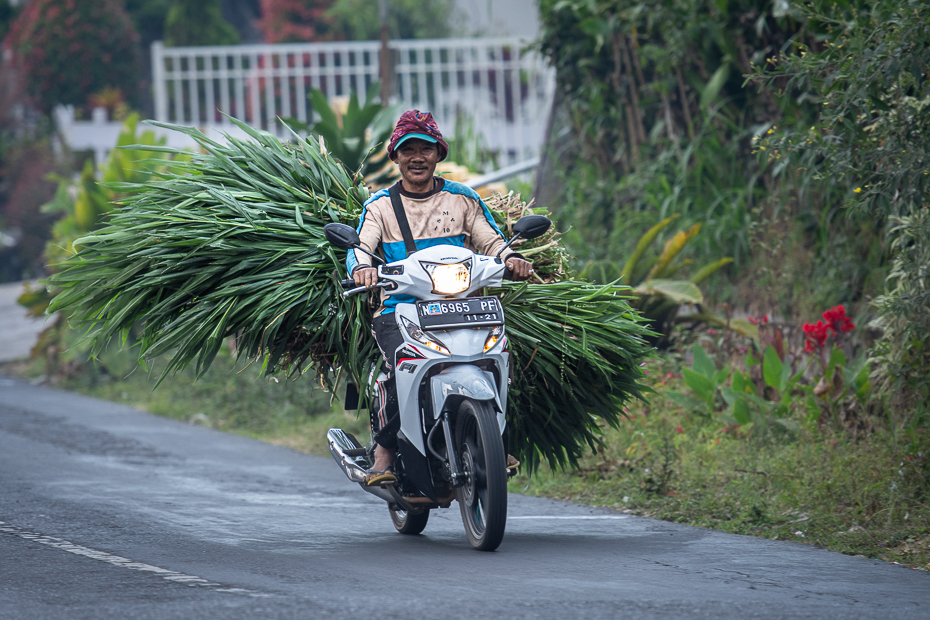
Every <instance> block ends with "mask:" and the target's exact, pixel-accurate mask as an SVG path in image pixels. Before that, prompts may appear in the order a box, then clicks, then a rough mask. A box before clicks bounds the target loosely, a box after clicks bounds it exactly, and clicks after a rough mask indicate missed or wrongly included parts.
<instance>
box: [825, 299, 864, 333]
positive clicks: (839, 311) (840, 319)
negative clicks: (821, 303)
mask: <svg viewBox="0 0 930 620" xmlns="http://www.w3.org/2000/svg"><path fill="white" fill-rule="evenodd" d="M823 318H825V319H826V320H827V324H828V325H829V326H830V329H832V330H833V331H834V332H836V333H837V334H839V333H846V332H851V331H852V330H854V329H856V325H855V324H854V323H853V322H852V319H850V318H849V317H848V316H846V308H844V307H843V306H834V307H832V308H830V309H829V310H827V311H826V312H824V313H823Z"/></svg>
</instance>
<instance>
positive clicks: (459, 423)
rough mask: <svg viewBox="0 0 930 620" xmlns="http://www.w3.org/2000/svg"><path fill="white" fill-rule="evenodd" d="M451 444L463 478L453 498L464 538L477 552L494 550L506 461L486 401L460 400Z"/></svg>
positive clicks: (499, 536)
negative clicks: (455, 500)
mask: <svg viewBox="0 0 930 620" xmlns="http://www.w3.org/2000/svg"><path fill="white" fill-rule="evenodd" d="M454 445H455V449H456V451H457V452H458V454H457V457H458V462H459V465H460V467H461V468H462V472H463V473H464V474H465V477H466V482H465V484H464V485H463V486H461V487H459V488H457V489H456V490H455V497H456V499H457V500H458V502H459V508H460V509H461V511H462V521H463V522H464V524H465V533H466V534H468V541H469V542H470V543H471V546H472V547H474V548H475V549H478V550H479V551H494V550H495V549H497V547H498V546H499V545H500V544H501V541H502V540H503V538H504V527H505V526H506V525H507V461H506V456H505V454H504V443H503V441H502V439H501V433H500V427H499V426H498V424H497V416H495V415H494V411H493V409H492V408H491V406H490V405H489V404H488V403H486V402H480V401H472V400H467V399H466V400H463V401H462V404H461V405H459V410H458V414H457V415H456V418H455V443H454Z"/></svg>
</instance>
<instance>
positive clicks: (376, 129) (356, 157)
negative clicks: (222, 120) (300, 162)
mask: <svg viewBox="0 0 930 620" xmlns="http://www.w3.org/2000/svg"><path fill="white" fill-rule="evenodd" d="M379 89H380V83H379V82H374V83H373V84H372V85H371V86H370V87H369V88H368V92H367V93H366V94H365V103H364V105H359V100H358V96H357V95H356V93H355V91H352V94H351V95H349V101H348V106H347V107H346V109H345V111H344V112H339V111H337V110H336V109H335V106H330V103H329V101H328V100H327V99H326V95H324V94H323V92H322V91H319V90H316V89H314V90H312V91H310V95H309V97H308V99H309V101H310V105H311V106H312V107H313V109H314V110H315V111H316V113H317V114H318V115H319V116H320V120H319V121H317V122H316V123H314V124H312V125H311V124H308V123H304V122H302V121H299V120H297V119H293V118H289V119H285V122H286V123H287V124H288V125H290V126H291V127H292V128H293V129H295V130H296V131H299V132H306V133H308V134H312V135H315V136H317V137H319V138H322V139H323V144H324V148H325V150H326V151H327V152H328V153H329V154H331V155H332V156H333V157H335V158H336V159H338V160H339V161H340V162H342V165H344V166H345V167H346V169H347V170H348V171H350V172H351V173H353V174H355V175H360V176H361V178H363V179H365V182H366V183H367V184H368V185H374V186H378V187H381V186H385V185H389V184H390V183H392V182H393V181H394V179H395V178H396V175H397V173H396V171H395V170H394V167H393V166H391V165H390V160H389V159H388V156H387V150H386V148H385V147H386V146H387V142H388V140H389V139H390V137H391V132H392V131H393V129H394V122H395V120H396V118H397V116H398V115H399V113H400V112H399V108H398V106H387V105H384V104H382V103H378V102H376V101H375V99H376V97H377V95H378V92H379Z"/></svg>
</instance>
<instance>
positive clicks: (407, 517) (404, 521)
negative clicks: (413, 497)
mask: <svg viewBox="0 0 930 620" xmlns="http://www.w3.org/2000/svg"><path fill="white" fill-rule="evenodd" d="M388 510H390V511H391V521H392V522H393V523H394V529H396V530H397V531H398V532H400V533H401V534H411V535H413V534H419V533H420V532H422V531H423V530H424V529H425V528H426V522H427V521H429V510H424V511H423V512H421V513H419V514H410V513H409V512H407V511H406V510H393V509H390V508H389V509H388Z"/></svg>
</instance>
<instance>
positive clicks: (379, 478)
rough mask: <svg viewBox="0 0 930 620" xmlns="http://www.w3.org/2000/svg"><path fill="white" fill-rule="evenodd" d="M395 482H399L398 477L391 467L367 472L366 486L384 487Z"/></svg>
mask: <svg viewBox="0 0 930 620" xmlns="http://www.w3.org/2000/svg"><path fill="white" fill-rule="evenodd" d="M395 482H397V476H395V475H394V470H393V469H391V467H390V466H388V468H387V469H381V470H377V469H369V470H368V471H367V472H365V486H369V487H375V486H384V485H386V484H394V483H395Z"/></svg>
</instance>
